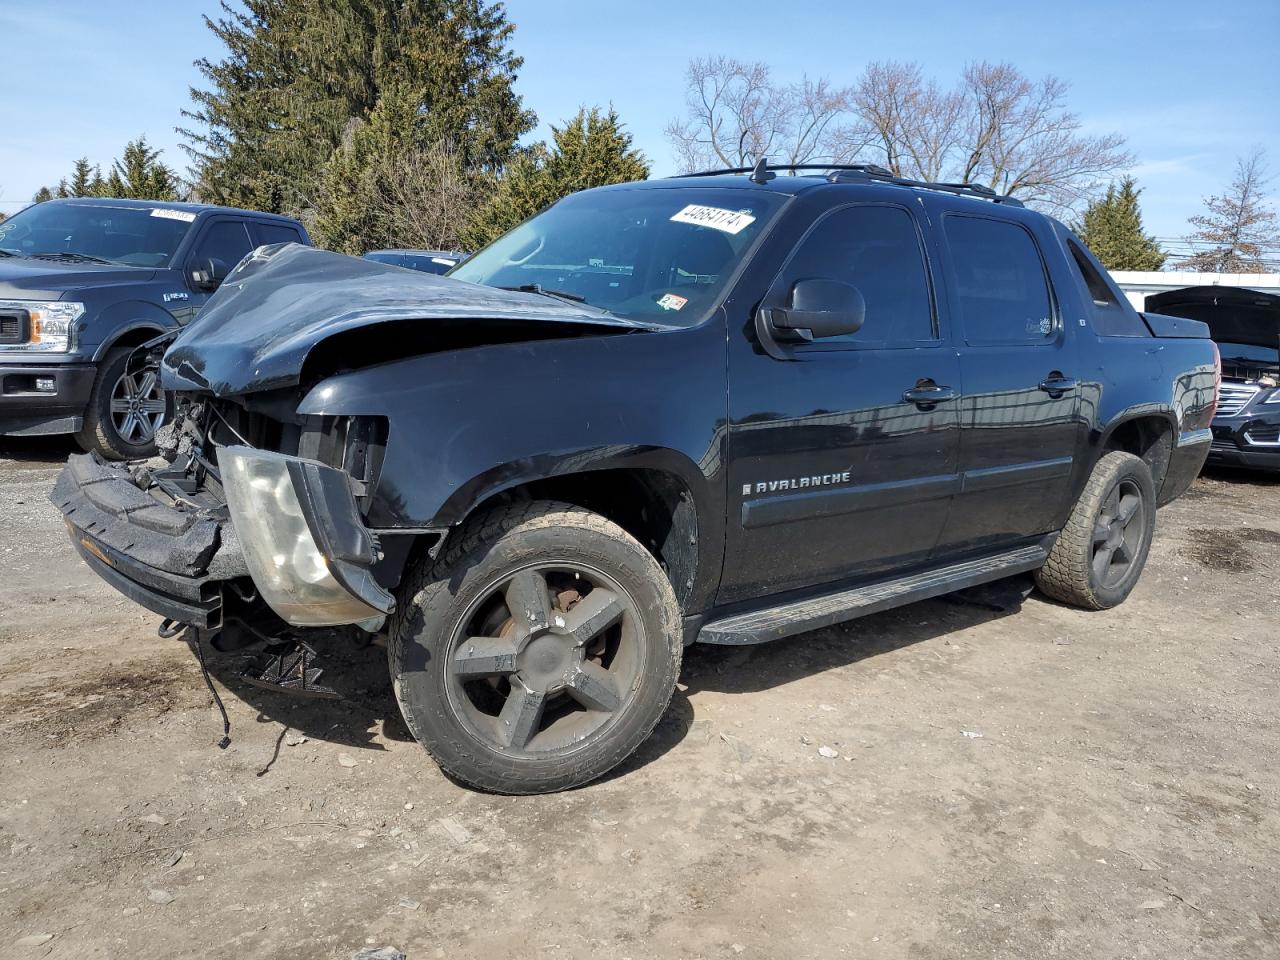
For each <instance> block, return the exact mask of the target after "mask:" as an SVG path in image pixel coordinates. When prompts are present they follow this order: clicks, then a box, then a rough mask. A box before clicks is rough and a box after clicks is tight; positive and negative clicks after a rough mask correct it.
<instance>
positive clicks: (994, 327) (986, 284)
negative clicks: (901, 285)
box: [943, 214, 1056, 345]
mask: <svg viewBox="0 0 1280 960" xmlns="http://www.w3.org/2000/svg"><path fill="white" fill-rule="evenodd" d="M943 230H944V231H945V233H946V236H947V246H948V247H949V248H950V250H951V267H952V273H953V275H954V277H955V283H956V299H957V301H958V306H959V313H960V322H961V324H962V325H963V330H964V337H965V342H967V343H970V344H973V345H981V344H998V343H1046V342H1048V341H1050V340H1052V339H1053V337H1054V335H1055V326H1056V325H1055V323H1054V310H1053V301H1052V299H1051V297H1050V295H1049V281H1048V278H1047V277H1046V276H1045V272H1044V262H1043V261H1042V260H1041V259H1040V251H1039V250H1038V249H1037V247H1036V244H1035V241H1034V240H1033V239H1031V234H1029V233H1028V232H1027V231H1026V230H1024V229H1023V228H1022V227H1020V226H1018V225H1017V224H1016V223H1010V222H1009V221H1007V220H989V219H986V218H984V217H966V216H959V215H956V214H948V215H947V216H946V217H944V218H943Z"/></svg>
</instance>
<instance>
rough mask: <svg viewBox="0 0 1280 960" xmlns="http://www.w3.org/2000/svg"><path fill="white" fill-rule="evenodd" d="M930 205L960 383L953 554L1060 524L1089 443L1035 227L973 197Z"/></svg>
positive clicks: (948, 540)
mask: <svg viewBox="0 0 1280 960" xmlns="http://www.w3.org/2000/svg"><path fill="white" fill-rule="evenodd" d="M930 207H931V208H932V209H931V216H932V219H933V221H934V224H935V226H936V227H939V228H940V229H939V231H938V232H939V233H940V235H941V240H942V243H943V244H944V245H945V248H946V255H945V256H944V257H943V260H944V261H945V268H944V271H943V274H944V277H945V284H946V288H947V298H948V303H949V306H950V311H949V312H950V315H951V317H952V318H953V320H954V323H955V326H956V337H957V346H958V350H959V353H960V369H961V376H960V381H961V383H962V384H963V394H962V396H961V398H960V474H961V480H960V482H961V486H960V495H959V497H958V498H957V500H956V503H955V507H954V509H953V510H952V511H951V515H950V518H949V519H948V523H947V527H946V530H945V531H944V533H943V536H942V538H941V539H940V541H939V551H940V552H951V553H954V552H962V551H965V550H968V549H976V548H983V547H987V546H995V545H997V544H1001V543H1008V542H1011V541H1015V540H1019V539H1023V538H1027V537H1031V536H1034V535H1037V534H1042V533H1047V532H1050V531H1052V530H1056V529H1058V527H1060V526H1061V523H1062V521H1063V517H1064V514H1065V509H1066V508H1067V507H1068V506H1069V503H1068V499H1069V496H1070V488H1071V479H1072V465H1073V462H1074V459H1075V456H1076V454H1077V449H1078V447H1079V444H1080V442H1081V439H1082V435H1081V425H1080V419H1079V397H1080V390H1079V379H1078V378H1079V377H1080V376H1081V375H1082V372H1081V371H1080V369H1079V358H1078V356H1077V353H1076V346H1075V343H1074V340H1073V338H1072V336H1071V331H1070V330H1069V329H1068V328H1067V326H1066V325H1065V324H1064V322H1063V319H1062V313H1061V310H1060V309H1059V305H1058V299H1057V297H1056V296H1055V294H1054V289H1053V285H1052V283H1051V280H1050V274H1049V270H1048V267H1047V263H1046V260H1045V254H1044V251H1043V250H1042V248H1041V240H1040V239H1039V238H1037V236H1036V233H1035V229H1036V228H1037V227H1038V226H1039V225H1038V224H1036V223H1035V222H1034V221H1032V220H1031V218H1029V217H1025V216H1018V215H1016V213H1014V214H1013V215H1010V216H1001V212H1002V211H1000V209H999V208H998V207H997V208H993V210H992V212H991V213H989V214H988V213H985V212H984V211H983V210H982V209H975V207H976V205H975V204H974V203H973V202H972V201H968V202H965V201H953V200H951V199H950V198H936V199H935V198H930ZM1051 239H1052V238H1051V237H1047V236H1046V237H1045V238H1044V242H1045V243H1046V244H1047V243H1048V242H1049V241H1050V240H1051Z"/></svg>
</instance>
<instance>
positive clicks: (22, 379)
mask: <svg viewBox="0 0 1280 960" xmlns="http://www.w3.org/2000/svg"><path fill="white" fill-rule="evenodd" d="M96 374H97V370H96V368H94V367H92V366H88V365H83V366H82V365H72V364H28V365H16V364H8V363H5V364H0V436H38V435H42V434H51V433H74V432H75V431H77V430H79V429H80V427H81V425H82V424H83V422H84V419H83V418H84V408H85V406H86V404H88V402H89V394H90V392H91V391H92V390H93V380H94V377H95V376H96ZM37 379H41V380H52V381H53V389H52V390H49V391H46V390H39V389H37V387H36V380H37Z"/></svg>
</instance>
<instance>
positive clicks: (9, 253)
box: [0, 247, 22, 257]
mask: <svg viewBox="0 0 1280 960" xmlns="http://www.w3.org/2000/svg"><path fill="white" fill-rule="evenodd" d="M20 256H22V254H20V253H19V252H18V251H17V250H6V249H5V248H4V247H0V257H20Z"/></svg>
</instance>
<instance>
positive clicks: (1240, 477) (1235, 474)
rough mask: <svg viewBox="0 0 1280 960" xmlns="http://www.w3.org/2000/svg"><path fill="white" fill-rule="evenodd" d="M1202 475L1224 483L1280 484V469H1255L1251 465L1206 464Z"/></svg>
mask: <svg viewBox="0 0 1280 960" xmlns="http://www.w3.org/2000/svg"><path fill="white" fill-rule="evenodd" d="M1200 476H1202V477H1204V478H1205V479H1207V480H1218V481H1221V482H1222V483H1232V484H1254V485H1258V486H1264V487H1274V486H1277V485H1280V470H1254V469H1251V468H1249V467H1224V466H1219V465H1216V464H1215V465H1212V466H1206V467H1205V468H1204V469H1203V470H1202V471H1200Z"/></svg>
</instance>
